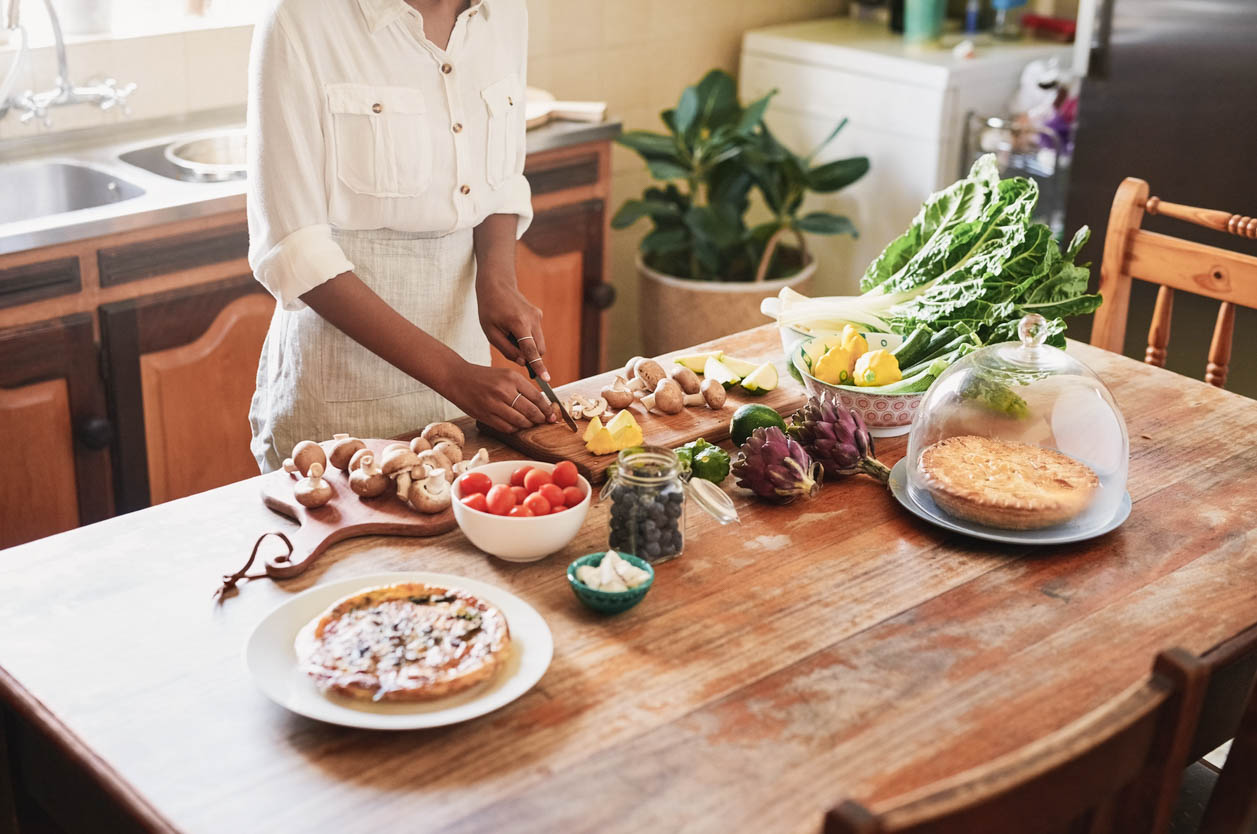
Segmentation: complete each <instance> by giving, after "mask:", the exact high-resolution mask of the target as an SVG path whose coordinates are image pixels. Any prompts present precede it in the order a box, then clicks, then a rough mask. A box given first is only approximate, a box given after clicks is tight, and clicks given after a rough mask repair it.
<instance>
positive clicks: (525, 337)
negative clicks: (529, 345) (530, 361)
mask: <svg viewBox="0 0 1257 834" xmlns="http://www.w3.org/2000/svg"><path fill="white" fill-rule="evenodd" d="M525 339H532V336H520V337H519V338H518V339H516V340H515V341H517V342H522V341H524V340H525ZM532 340H533V341H534V342H535V341H537V340H536V339H532Z"/></svg>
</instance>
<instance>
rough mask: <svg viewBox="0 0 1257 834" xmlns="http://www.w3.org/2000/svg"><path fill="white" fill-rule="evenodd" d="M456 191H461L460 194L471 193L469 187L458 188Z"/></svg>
mask: <svg viewBox="0 0 1257 834" xmlns="http://www.w3.org/2000/svg"><path fill="white" fill-rule="evenodd" d="M458 190H459V191H461V192H462V193H464V194H470V193H471V186H470V185H464V186H463V187H462V188H460V189H458Z"/></svg>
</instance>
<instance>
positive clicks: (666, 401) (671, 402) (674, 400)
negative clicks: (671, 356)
mask: <svg viewBox="0 0 1257 834" xmlns="http://www.w3.org/2000/svg"><path fill="white" fill-rule="evenodd" d="M642 405H644V406H645V407H646V410H647V411H655V410H659V411H662V412H663V413H664V414H678V413H680V411H681V409H683V408H685V392H684V391H682V390H681V386H680V385H677V383H676V381H675V380H672V379H668V378H666V377H665V378H664V379H661V380H659V383H658V384H657V385H656V386H655V392H654V393H653V394H649V395H647V396H646V397H643V398H642Z"/></svg>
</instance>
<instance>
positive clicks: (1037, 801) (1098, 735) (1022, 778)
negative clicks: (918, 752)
mask: <svg viewBox="0 0 1257 834" xmlns="http://www.w3.org/2000/svg"><path fill="white" fill-rule="evenodd" d="M1206 682H1207V681H1206V672H1205V667H1204V663H1203V662H1202V661H1201V660H1200V659H1198V658H1196V657H1194V656H1192V655H1191V654H1189V653H1188V652H1186V651H1183V650H1182V649H1172V650H1170V651H1168V652H1162V653H1161V654H1159V655H1158V656H1157V659H1156V662H1155V663H1154V664H1153V671H1152V677H1151V679H1150V680H1149V681H1148V682H1147V683H1145V684H1142V685H1140V686H1139V687H1137V688H1136V689H1134V690H1133V691H1132V692H1130V693H1128V694H1126V695H1124V696H1122V697H1120V698H1118V699H1116V700H1115V701H1113V702H1111V703H1110V704H1107V705H1105V706H1103V707H1101V708H1099V709H1097V710H1095V711H1094V712H1092V713H1090V714H1089V715H1086V716H1084V717H1083V718H1081V719H1079V720H1078V721H1076V722H1074V723H1073V724H1071V725H1070V726H1068V727H1066V728H1064V729H1063V730H1061V731H1060V732H1058V733H1055V734H1053V735H1052V736H1049V737H1048V738H1046V739H1043V740H1042V741H1041V742H1038V743H1036V744H1033V745H1030V746H1029V747H1027V748H1025V749H1024V750H1020V751H1017V752H1016V753H1013V754H1010V755H1008V756H1005V757H1002V758H1000V759H997V760H996V761H994V762H991V763H990V764H989V765H984V766H982V767H979V768H975V769H973V770H971V771H969V772H968V773H964V774H961V775H960V776H958V777H956V778H955V779H952V780H948V781H946V782H944V783H942V784H941V785H934V786H931V787H929V788H927V789H925V790H923V791H922V792H920V793H918V794H915V795H910V796H907V797H905V798H904V800H903V801H902V802H901V803H900V804H898V805H896V807H894V808H893V809H892V810H888V811H886V812H884V813H881V814H876V815H875V814H873V813H871V812H870V811H868V810H867V809H866V808H864V807H863V806H862V805H860V804H858V803H856V802H852V801H850V800H848V801H846V802H844V803H842V804H841V805H839V806H837V807H836V808H833V809H832V810H830V811H829V813H828V814H827V815H826V817H825V823H824V832H825V834H1010V832H1016V834H1057V833H1058V832H1060V834H1065V833H1066V832H1068V834H1075V832H1077V834H1082V832H1086V834H1101V832H1120V834H1149V832H1150V833H1151V834H1161V832H1164V831H1165V830H1166V829H1167V827H1168V825H1169V820H1170V816H1171V813H1172V811H1173V807H1174V800H1175V798H1176V797H1177V794H1178V788H1179V783H1180V780H1181V778H1182V773H1183V769H1184V768H1185V767H1186V765H1187V762H1188V761H1189V759H1188V755H1189V752H1190V746H1191V742H1192V740H1193V736H1194V731H1195V725H1196V716H1197V715H1198V714H1199V710H1200V703H1201V699H1202V697H1203V695H1204V690H1205V686H1206Z"/></svg>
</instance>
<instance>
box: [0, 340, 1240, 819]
mask: <svg viewBox="0 0 1257 834" xmlns="http://www.w3.org/2000/svg"><path fill="white" fill-rule="evenodd" d="M776 339H777V333H776V330H775V329H774V328H772V327H763V328H759V329H757V330H752V331H747V332H746V333H743V334H738V335H736V336H732V337H729V338H728V339H725V340H721V341H720V342H719V343H717V344H720V345H721V346H723V347H725V348H726V349H728V350H729V351H730V352H733V353H736V352H737V351H739V350H746V349H748V346H755V347H758V348H761V349H766V346H767V345H768V344H770V343H772V342H774V341H775V340H776ZM1070 350H1071V352H1075V353H1076V355H1077V356H1078V357H1079V358H1081V359H1082V360H1083V361H1085V362H1087V363H1088V364H1089V365H1090V366H1091V367H1092V368H1093V369H1094V370H1095V371H1096V372H1097V373H1098V374H1099V375H1100V376H1101V377H1102V378H1103V379H1104V380H1105V381H1106V382H1107V383H1108V384H1109V385H1110V387H1111V388H1112V391H1113V393H1114V396H1115V397H1116V399H1117V402H1118V403H1119V405H1120V406H1121V408H1122V410H1123V412H1124V413H1125V416H1126V418H1127V421H1128V424H1129V431H1130V437H1131V462H1130V481H1129V488H1130V492H1131V495H1132V498H1133V500H1134V510H1133V512H1132V514H1131V516H1130V518H1129V520H1128V521H1127V522H1126V523H1125V524H1124V525H1123V526H1122V527H1120V528H1119V529H1118V530H1116V531H1114V532H1112V533H1110V534H1108V535H1106V536H1103V537H1101V538H1099V539H1094V540H1092V541H1088V542H1084V543H1081V544H1076V545H1069V546H1061V547H1051V548H1043V549H1038V550H1030V549H1027V548H1024V547H1008V546H997V545H992V544H987V543H981V542H977V541H973V540H969V539H965V538H962V537H959V536H955V535H948V534H944V533H943V532H941V531H940V530H938V529H937V528H934V527H932V526H929V525H926V524H924V523H922V522H919V521H917V520H916V519H915V518H914V517H913V516H911V515H909V514H908V513H907V512H906V511H904V510H903V509H901V508H900V507H899V505H898V504H896V503H895V502H894V501H893V500H892V499H891V498H890V497H889V496H888V495H887V493H886V490H885V489H884V488H883V487H882V486H881V485H880V484H878V483H877V482H876V481H874V480H873V479H871V478H868V477H865V476H854V477H851V478H848V479H845V480H842V481H840V482H837V483H828V484H826V485H825V487H824V489H823V490H822V491H821V494H820V496H819V497H818V498H816V499H814V500H812V501H802V502H799V503H796V504H792V505H788V506H775V505H769V504H764V503H760V502H757V501H753V500H751V499H749V498H748V496H747V493H745V492H743V491H741V490H739V489H737V488H736V487H734V486H732V482H729V483H727V484H726V487H727V489H729V491H730V492H731V493H733V494H734V496H735V503H736V504H737V507H738V510H739V512H740V513H741V517H742V522H741V524H740V525H731V526H729V527H720V526H718V525H717V524H716V523H715V522H714V521H712V520H711V519H709V518H707V517H706V516H704V515H703V514H702V513H701V512H699V511H698V510H697V509H694V508H691V510H690V512H689V514H688V515H689V521H688V524H689V526H688V530H687V533H688V538H687V543H686V550H685V553H684V555H683V556H682V557H681V558H679V559H676V560H674V561H672V562H668V563H664V564H661V565H659V566H658V568H657V575H656V579H655V583H654V587H653V588H652V590H651V592H650V594H649V595H648V596H647V597H646V599H645V600H644V601H643V602H642V603H641V604H640V605H639V606H637V607H636V608H634V609H632V610H630V611H628V612H625V613H624V614H621V615H618V616H615V617H609V618H604V617H599V616H595V615H593V614H592V613H590V612H589V611H587V610H585V609H584V608H582V607H581V606H580V605H579V604H578V603H577V602H576V600H575V599H574V598H573V596H572V594H571V591H570V590H569V588H568V587H567V581H566V578H565V577H564V569H565V567H566V566H567V564H568V562H570V561H571V560H572V559H573V558H575V557H576V556H578V555H580V554H583V553H588V552H591V551H595V550H601V549H603V548H604V547H605V545H606V532H607V521H608V510H607V507H606V505H596V506H594V507H593V508H591V510H590V513H589V517H588V519H587V521H586V523H585V525H584V528H583V529H582V531H581V532H580V533H579V534H578V536H577V538H576V540H575V541H573V542H572V543H571V544H570V545H569V546H568V547H567V548H565V549H564V550H563V551H562V552H560V553H557V554H555V555H553V556H551V557H549V558H547V559H545V560H543V561H540V562H536V563H532V564H508V563H505V562H501V561H498V560H496V559H492V558H489V557H486V556H485V555H483V554H481V553H479V552H477V551H476V550H475V549H474V548H472V547H471V546H470V545H469V544H468V543H467V542H466V541H465V540H464V539H463V538H462V536H461V535H460V534H459V533H458V532H457V531H454V532H452V533H449V534H446V535H444V536H440V537H437V538H433V539H427V540H424V539H401V538H387V537H367V538H359V539H353V540H349V541H346V542H342V543H340V544H338V545H335V546H334V547H333V548H332V549H331V550H330V551H329V552H328V553H327V554H326V555H325V556H324V557H322V560H321V561H320V562H319V563H318V564H317V565H316V566H315V567H314V568H313V569H312V570H311V571H310V572H309V573H307V574H305V575H303V576H300V577H297V578H295V579H292V580H288V581H285V582H284V583H282V584H277V583H273V582H271V581H269V580H255V581H250V582H247V583H245V584H243V585H242V586H241V588H240V592H239V593H238V594H237V595H235V596H232V597H229V598H228V599H226V600H225V601H223V603H222V604H221V605H217V604H215V603H214V601H213V599H212V596H211V595H212V592H213V590H214V588H215V587H216V586H217V585H218V583H219V580H220V577H221V575H222V574H224V573H227V572H230V571H233V570H235V569H236V568H238V567H239V566H240V565H241V564H242V563H243V560H244V558H245V556H247V554H248V552H249V549H250V548H251V547H252V545H253V543H254V541H255V540H256V539H257V537H258V536H259V534H261V533H262V532H265V531H268V530H291V529H292V526H293V525H292V524H291V523H290V522H288V521H286V520H284V519H282V518H280V517H278V516H276V515H274V514H272V513H270V512H269V511H268V510H266V509H265V508H263V506H262V505H261V503H260V501H259V499H258V483H257V481H256V480H250V481H244V482H240V483H236V484H232V485H230V486H227V487H223V488H221V489H217V490H214V491H211V492H207V493H203V494H200V495H196V496H193V497H190V498H186V499H182V500H178V501H174V502H171V503H168V504H164V505H161V506H158V507H154V508H152V509H148V510H143V511H140V512H136V513H133V514H130V515H126V516H122V517H118V518H115V519H112V520H109V521H105V522H102V523H100V524H95V525H92V526H90V527H86V528H83V529H79V530H76V531H72V532H69V533H64V534H61V535H58V536H54V537H51V538H47V539H44V540H41V541H37V542H33V543H31V544H28V545H23V546H20V547H16V548H12V549H10V550H7V551H5V552H4V553H3V554H0V587H3V588H4V589H5V605H4V606H3V608H2V609H0V610H2V612H3V613H0V703H3V704H4V705H5V706H6V707H7V709H9V710H11V711H12V712H13V713H15V714H16V715H17V716H19V717H20V718H21V722H20V725H21V726H22V727H24V728H25V729H23V730H21V731H20V732H19V733H18V734H17V737H16V741H14V742H11V743H12V744H13V746H14V747H16V748H17V749H16V751H15V752H16V756H17V760H18V761H19V763H21V764H22V768H21V771H20V772H21V773H22V778H23V785H24V787H25V788H26V789H27V790H30V791H33V792H35V793H36V795H37V796H40V797H42V798H43V799H44V800H45V804H46V805H47V806H48V807H49V810H50V811H51V812H53V813H54V815H55V816H58V817H59V819H58V822H61V823H62V824H63V825H65V826H66V828H67V830H70V831H73V830H74V822H75V819H76V818H77V819H79V820H85V822H84V823H83V825H86V826H88V827H87V828H84V829H81V830H91V829H90V826H91V825H97V826H99V825H100V822H99V821H100V820H102V819H108V820H111V821H114V820H119V821H118V822H111V826H110V827H109V830H112V831H124V830H127V827H128V826H129V825H134V826H139V825H142V826H144V827H146V828H149V829H152V830H161V831H187V832H225V831H264V830H268V831H306V832H315V831H350V830H353V831H359V830H375V829H384V828H395V827H397V824H398V821H399V820H406V826H405V827H406V828H407V830H410V831H416V832H426V831H437V830H441V831H452V832H497V831H507V830H509V831H512V832H524V834H527V832H554V831H565V832H567V831H573V832H574V831H595V830H596V831H599V832H621V831H625V832H627V831H642V830H660V831H680V830H684V831H687V832H727V831H731V830H739V831H769V830H771V831H775V832H804V831H806V832H812V831H816V830H818V829H819V826H820V820H821V815H822V813H823V812H824V810H825V809H826V808H827V807H829V806H831V805H832V804H835V803H837V802H838V801H839V800H841V799H842V798H844V797H853V798H856V799H858V800H861V801H862V802H865V803H868V804H871V805H872V806H873V808H874V809H875V810H876V809H877V808H878V807H879V806H880V805H884V804H885V803H886V802H887V801H888V800H889V799H890V798H892V797H893V796H896V795H898V794H900V793H903V792H906V791H911V790H913V789H916V788H919V787H921V786H923V785H926V784H930V783H933V782H935V781H936V780H938V779H942V778H946V777H950V776H953V775H955V774H957V773H959V772H961V771H964V770H966V769H968V768H970V767H974V766H977V765H980V764H983V763H986V762H989V761H990V760H992V759H994V758H995V757H998V756H1000V755H1002V754H1005V753H1009V752H1011V751H1014V750H1016V749H1019V748H1020V747H1022V746H1024V745H1026V744H1029V743H1031V742H1033V741H1035V740H1038V739H1041V738H1043V737H1044V736H1046V735H1047V734H1049V733H1052V732H1053V731H1056V730H1058V729H1060V728H1061V727H1064V726H1065V725H1066V724H1068V723H1070V722H1071V721H1073V720H1075V719H1077V718H1079V717H1080V716H1082V715H1084V714H1086V713H1087V712H1089V711H1090V710H1092V709H1094V708H1096V707H1097V706H1099V705H1101V704H1103V703H1105V702H1106V701H1108V700H1109V699H1111V698H1114V697H1116V696H1118V695H1119V694H1120V693H1122V692H1124V691H1125V690H1126V689H1127V688H1128V687H1130V686H1131V685H1133V684H1135V683H1136V682H1138V681H1140V680H1143V679H1144V678H1145V677H1146V676H1147V674H1148V670H1149V668H1150V666H1151V662H1152V657H1153V655H1154V653H1155V652H1157V651H1158V650H1161V649H1164V648H1167V647H1170V646H1176V645H1177V646H1182V647H1184V648H1186V649H1188V650H1189V651H1192V652H1197V653H1199V652H1203V651H1205V650H1207V649H1208V648H1210V647H1211V646H1214V645H1215V644H1217V643H1219V642H1221V641H1223V640H1225V639H1227V638H1229V637H1231V636H1233V635H1235V634H1237V633H1238V632H1240V631H1241V630H1243V629H1244V628H1246V627H1248V626H1250V625H1252V624H1253V622H1254V619H1255V618H1257V613H1255V612H1257V535H1255V534H1254V530H1257V510H1255V509H1254V507H1253V504H1252V501H1251V497H1250V496H1251V488H1250V485H1251V483H1252V481H1253V479H1254V478H1257V409H1254V408H1253V404H1252V401H1251V400H1246V399H1244V398H1242V397H1239V396H1236V395H1234V394H1231V393H1228V392H1226V391H1223V390H1220V389H1217V388H1214V387H1212V386H1208V385H1204V384H1202V383H1200V382H1197V381H1194V380H1191V379H1188V378H1185V377H1181V376H1177V375H1175V374H1172V373H1169V372H1166V371H1163V370H1161V369H1158V368H1154V367H1150V366H1147V365H1144V364H1141V363H1138V362H1135V361H1133V360H1130V359H1126V358H1123V357H1120V356H1117V355H1114V354H1109V353H1105V352H1103V351H1100V350H1097V349H1094V348H1091V347H1088V346H1085V345H1080V344H1076V343H1071V345H1070ZM782 380H783V382H782V384H783V385H793V384H794V383H793V382H792V381H791V380H789V378H788V377H786V376H785V375H784V374H783V375H782ZM738 396H740V395H738ZM643 425H644V428H645V429H646V432H647V438H648V439H649V435H650V427H649V423H648V422H645V421H644V423H643ZM469 442H472V443H475V442H477V441H476V440H474V439H473V440H470V441H469ZM484 445H486V446H487V447H488V448H489V449H490V450H491V452H492V454H493V456H494V457H495V458H504V457H512V456H514V455H513V453H512V452H511V451H510V450H508V449H506V448H505V447H503V446H501V445H499V444H495V443H489V442H486V443H485V444H484ZM904 448H905V442H904V438H896V439H893V440H889V441H882V442H879V444H878V449H877V452H878V456H879V457H880V458H881V460H882V461H883V462H885V463H887V464H892V463H894V462H895V461H896V460H897V459H898V458H899V457H901V456H902V454H903V452H904ZM405 569H422V570H431V571H440V572H446V573H454V574H459V575H462V576H467V577H471V578H474V579H479V580H483V581H487V582H491V583H494V584H496V585H499V586H501V587H503V588H506V589H508V590H510V591H511V592H512V593H514V594H516V595H519V596H520V597H522V598H523V599H524V600H525V601H527V602H528V603H530V604H531V605H532V606H534V607H535V608H536V609H537V610H538V611H539V612H540V613H541V614H542V615H543V616H544V617H545V619H546V621H547V623H548V624H549V626H550V629H551V630H552V632H553V634H554V639H555V654H554V660H553V662H552V664H551V666H550V668H549V670H548V671H547V673H546V675H545V676H544V677H543V678H542V680H541V681H540V683H539V684H538V685H537V686H536V687H535V688H533V689H532V690H531V691H530V692H528V693H527V694H526V695H524V696H523V697H521V698H520V699H519V700H517V701H515V702H513V703H511V704H510V705H508V706H506V707H503V708H502V709H500V710H498V711H497V712H494V713H492V714H490V715H487V716H484V717H481V718H478V719H476V720H473V721H470V722H467V723H465V724H460V725H457V726H451V727H445V728H442V729H439V730H429V731H420V732H409V733H383V732H370V731H361V730H350V729H345V728H342V727H337V726H331V725H325V724H321V723H318V722H314V721H310V720H307V719H304V718H300V717H298V716H296V715H293V714H290V713H288V712H286V711H285V710H283V709H281V708H280V707H278V706H276V705H274V704H272V703H271V702H270V701H268V700H266V698H264V697H263V696H262V694H261V693H260V692H259V691H258V690H257V689H256V688H255V686H254V685H253V683H252V682H251V680H250V679H249V676H248V674H247V673H246V671H245V669H244V666H243V664H242V663H241V652H242V648H243V646H244V642H245V639H246V638H247V637H248V635H249V634H250V632H251V631H252V630H253V628H254V626H256V625H257V623H258V622H259V621H260V620H261V619H262V618H263V617H264V616H265V615H266V614H267V612H269V611H270V610H271V609H273V608H274V607H275V606H276V605H278V604H280V603H281V602H283V601H284V600H287V599H289V598H291V596H292V595H293V594H294V593H296V592H298V591H301V590H304V589H306V588H309V587H311V586H314V585H316V584H320V583H326V582H331V581H335V580H341V579H345V578H348V577H354V576H358V575H365V574H368V573H376V572H380V571H386V570H405ZM1206 600H1207V603H1206V602H1205V601H1206ZM1206 605H1207V614H1206V613H1203V612H1204V610H1205V606H1206ZM39 740H42V741H39ZM37 741H39V743H36V742H37ZM49 743H51V744H52V745H54V748H53V749H55V750H56V751H57V755H58V756H60V757H62V758H63V759H64V760H65V761H66V762H67V763H68V764H67V765H66V766H68V767H70V768H71V769H72V770H74V771H77V772H87V773H89V774H90V775H91V776H92V777H93V779H94V780H95V781H96V783H97V784H99V785H100V786H101V787H102V788H103V793H101V792H100V791H96V792H95V793H93V792H91V791H85V792H83V793H82V794H79V793H76V794H75V795H74V797H73V798H74V801H72V802H71V801H67V796H66V795H65V793H64V790H63V789H62V786H64V785H68V784H74V785H78V784H82V783H81V782H73V781H64V780H63V776H64V774H63V773H62V772H61V771H58V770H56V769H54V768H52V766H51V765H49V764H48V761H49V760H50V759H52V758H55V757H52V756H51V755H44V754H41V753H40V752H39V751H40V750H43V749H45V748H44V747H42V746H41V745H47V744H49ZM93 797H95V799H93ZM93 801H95V802H97V803H98V804H103V805H105V806H108V808H107V810H102V811H96V810H93V808H94V807H95V806H94V805H93V804H92V802H93ZM60 817H64V819H61V818H60Z"/></svg>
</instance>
